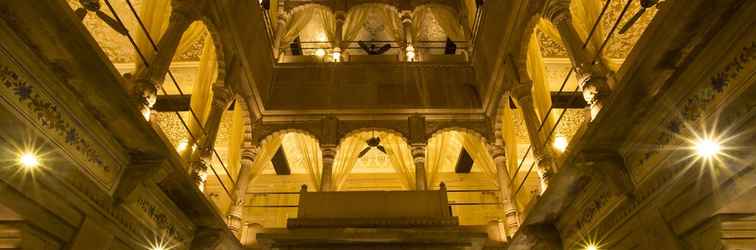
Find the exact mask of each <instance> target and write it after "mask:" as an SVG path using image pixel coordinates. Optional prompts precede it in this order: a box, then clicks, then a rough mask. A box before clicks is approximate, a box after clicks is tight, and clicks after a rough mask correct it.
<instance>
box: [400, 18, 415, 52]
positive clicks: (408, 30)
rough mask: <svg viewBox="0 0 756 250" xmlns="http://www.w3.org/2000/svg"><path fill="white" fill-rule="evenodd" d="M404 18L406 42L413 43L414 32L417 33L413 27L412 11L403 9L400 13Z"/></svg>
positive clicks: (403, 26)
mask: <svg viewBox="0 0 756 250" xmlns="http://www.w3.org/2000/svg"><path fill="white" fill-rule="evenodd" d="M400 15H401V19H402V28H403V29H404V42H405V43H407V44H408V45H409V44H412V42H413V41H412V40H413V34H414V33H415V32H414V30H413V27H412V11H407V10H405V11H402V13H400Z"/></svg>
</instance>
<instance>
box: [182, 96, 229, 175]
mask: <svg viewBox="0 0 756 250" xmlns="http://www.w3.org/2000/svg"><path fill="white" fill-rule="evenodd" d="M233 98H234V94H233V93H232V92H231V90H230V89H228V88H227V87H224V86H219V85H215V86H213V102H212V105H211V107H210V113H209V114H208V116H207V121H205V124H204V126H203V128H204V129H205V130H204V132H205V133H204V136H202V137H201V138H202V139H201V140H200V143H199V147H198V148H199V150H197V151H196V152H194V154H193V155H192V159H191V161H190V162H191V167H192V177H193V178H194V180H195V184H197V185H198V186H199V187H200V190H203V189H204V183H205V176H206V175H207V169H208V167H209V166H210V161H211V158H212V156H213V146H214V145H215V139H216V138H217V137H218V129H219V128H220V122H221V118H222V117H223V113H224V112H226V109H228V105H229V104H230V103H231V101H232V100H233ZM198 136H200V135H195V137H198Z"/></svg>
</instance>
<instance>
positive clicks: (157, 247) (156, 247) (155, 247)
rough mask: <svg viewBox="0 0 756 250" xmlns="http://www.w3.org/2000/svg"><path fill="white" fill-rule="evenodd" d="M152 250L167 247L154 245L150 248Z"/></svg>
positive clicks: (162, 249) (161, 249)
mask: <svg viewBox="0 0 756 250" xmlns="http://www.w3.org/2000/svg"><path fill="white" fill-rule="evenodd" d="M150 250H166V249H165V247H163V246H154V247H152V249H150Z"/></svg>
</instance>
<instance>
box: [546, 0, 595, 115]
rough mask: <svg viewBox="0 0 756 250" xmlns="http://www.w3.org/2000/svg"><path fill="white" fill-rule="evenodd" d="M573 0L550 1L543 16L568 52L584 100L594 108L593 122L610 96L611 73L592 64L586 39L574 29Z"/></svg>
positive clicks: (592, 110)
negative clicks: (605, 99) (557, 33)
mask: <svg viewBox="0 0 756 250" xmlns="http://www.w3.org/2000/svg"><path fill="white" fill-rule="evenodd" d="M569 8H570V1H568V0H551V1H549V2H548V3H547V6H546V9H545V11H544V16H545V17H546V18H548V19H549V20H551V22H552V23H553V24H554V26H556V28H557V30H558V31H559V36H560V37H561V38H562V43H563V44H564V45H565V47H566V49H567V53H568V54H569V56H570V60H571V61H572V65H573V66H574V67H575V72H576V73H577V77H578V79H579V83H580V87H581V88H582V91H583V99H585V101H586V103H588V105H589V106H590V108H591V119H593V118H595V116H596V114H597V113H598V111H600V110H601V108H602V107H603V103H602V99H603V98H604V97H606V96H608V95H609V91H610V88H609V83H608V78H609V77H608V75H609V74H610V72H609V70H608V69H607V68H606V67H604V66H603V65H600V64H594V63H593V57H594V55H592V53H591V52H590V51H589V50H588V49H587V48H585V47H584V46H583V44H584V42H585V41H584V40H583V39H581V38H580V35H579V34H578V33H577V30H575V26H574V24H573V22H572V15H571V14H570V9H569Z"/></svg>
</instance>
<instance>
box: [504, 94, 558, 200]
mask: <svg viewBox="0 0 756 250" xmlns="http://www.w3.org/2000/svg"><path fill="white" fill-rule="evenodd" d="M532 86H533V85H532V83H531V82H526V83H519V84H517V85H516V86H515V87H514V88H513V89H512V95H513V96H514V97H515V98H516V99H517V103H518V104H519V106H520V111H521V112H522V116H523V118H524V120H525V126H526V127H527V129H528V138H530V146H531V150H532V151H533V155H534V156H535V158H536V160H537V164H538V173H539V176H540V177H541V190H539V193H543V191H545V189H546V187H548V183H549V178H550V177H551V175H553V174H554V172H555V171H556V169H555V166H554V162H553V160H552V157H551V152H550V151H549V148H548V147H546V145H545V141H546V139H545V138H543V136H542V135H541V133H539V132H538V128H539V127H540V126H541V120H540V119H539V118H538V114H537V113H536V110H535V106H534V105H533V96H532V91H531V89H532Z"/></svg>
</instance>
